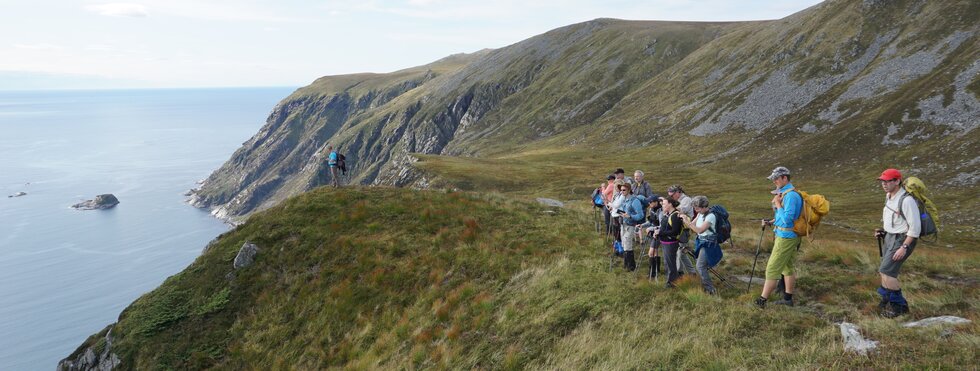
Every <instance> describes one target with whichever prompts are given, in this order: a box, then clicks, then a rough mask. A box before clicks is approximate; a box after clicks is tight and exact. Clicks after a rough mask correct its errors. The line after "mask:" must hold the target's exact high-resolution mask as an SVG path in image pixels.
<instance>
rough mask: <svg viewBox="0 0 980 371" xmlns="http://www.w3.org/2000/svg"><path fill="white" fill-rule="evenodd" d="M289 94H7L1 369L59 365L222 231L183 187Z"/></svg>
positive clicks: (1, 180) (0, 155) (1, 127)
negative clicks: (82, 205)
mask: <svg viewBox="0 0 980 371" xmlns="http://www.w3.org/2000/svg"><path fill="white" fill-rule="evenodd" d="M292 91H293V88H251V89H193V90H177V89H175V90H126V91H124V90H116V91H43V92H2V91H0V370H51V369H54V368H55V366H56V365H57V362H58V361H59V360H60V359H61V358H64V357H66V356H67V355H69V354H70V353H71V352H72V351H74V350H75V347H77V346H78V345H79V344H81V342H82V341H83V340H85V338H86V337H88V336H89V335H91V334H93V333H95V332H97V331H99V330H101V329H102V328H103V327H105V326H106V325H108V324H109V323H112V322H115V320H116V318H117V317H118V315H119V313H120V312H121V311H122V309H123V308H125V307H126V306H127V305H129V304H130V303H131V302H132V301H133V300H135V299H136V298H138V297H139V296H140V295H142V294H144V293H146V292H147V291H149V290H152V289H153V288H155V287H157V286H158V285H159V284H160V283H161V282H163V280H164V279H165V278H167V277H168V276H170V275H173V274H175V273H177V272H180V271H181V270H182V269H184V268H185V267H186V266H187V265H188V264H190V263H191V262H192V261H194V259H195V258H196V257H197V256H198V255H199V254H200V252H201V249H202V248H203V247H204V246H205V244H207V242H208V241H210V240H211V239H212V238H214V237H215V236H217V235H218V234H220V233H221V232H224V231H226V230H227V227H226V226H225V225H224V224H222V223H221V222H220V221H218V220H215V219H213V218H211V217H210V216H209V215H208V214H207V213H206V212H204V211H202V210H198V209H195V208H193V207H191V206H188V205H187V204H184V203H183V201H184V199H185V197H184V196H183V193H184V192H186V191H187V190H188V189H190V188H193V187H195V183H196V182H197V181H199V180H201V179H204V178H206V177H207V176H208V175H209V174H210V173H211V171H212V170H214V169H216V168H218V167H219V166H220V165H221V164H222V163H223V162H224V161H225V160H227V159H228V158H229V157H230V156H231V154H232V152H234V150H235V149H237V148H238V147H239V146H241V143H242V142H244V141H245V140H247V139H248V138H249V137H251V136H252V135H253V134H254V133H255V132H257V131H258V129H259V128H260V127H261V126H262V124H263V123H264V121H265V118H266V117H267V116H268V114H269V112H270V111H271V110H272V108H273V106H274V105H275V104H276V103H277V102H278V101H279V100H281V99H282V98H284V97H285V96H287V95H288V94H289V93H291V92H292ZM17 192H26V193H27V195H26V196H23V197H16V198H8V197H7V196H8V195H12V194H15V193H17ZM102 193H112V194H115V195H116V196H117V197H118V198H119V200H120V202H121V203H120V204H119V205H118V206H117V207H116V208H114V209H110V210H102V211H77V210H73V209H70V208H69V207H70V206H71V205H72V204H75V203H77V202H80V201H82V200H85V199H91V198H93V197H94V196H95V195H97V194H102Z"/></svg>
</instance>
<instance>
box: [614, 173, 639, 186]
mask: <svg viewBox="0 0 980 371" xmlns="http://www.w3.org/2000/svg"><path fill="white" fill-rule="evenodd" d="M613 175H615V176H616V180H621V181H623V182H624V183H629V185H630V187H632V188H633V189H636V181H635V180H633V178H630V177H628V176H626V170H623V168H619V169H616V171H614V172H613Z"/></svg>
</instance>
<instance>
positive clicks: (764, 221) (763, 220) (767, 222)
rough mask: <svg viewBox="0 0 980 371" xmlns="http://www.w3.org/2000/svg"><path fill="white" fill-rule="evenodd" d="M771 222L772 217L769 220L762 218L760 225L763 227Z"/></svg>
mask: <svg viewBox="0 0 980 371" xmlns="http://www.w3.org/2000/svg"><path fill="white" fill-rule="evenodd" d="M772 222H773V219H769V220H766V219H762V226H763V227H765V226H767V225H772Z"/></svg>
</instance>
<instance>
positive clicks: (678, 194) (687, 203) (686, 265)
mask: <svg viewBox="0 0 980 371" xmlns="http://www.w3.org/2000/svg"><path fill="white" fill-rule="evenodd" d="M667 197H670V198H673V199H674V200H677V202H678V204H679V205H680V206H678V207H677V210H678V211H679V212H680V213H681V214H684V215H687V216H689V217H691V218H694V208H693V207H691V197H690V196H688V195H687V194H685V193H684V189H683V188H681V186H679V185H677V184H674V185H672V186H670V187H668V188H667ZM690 233H691V232H690V231H688V230H682V231H681V235H680V236H678V238H677V241H678V243H679V245H678V247H677V251H678V253H677V262H676V264H677V270H678V271H679V272H680V274H681V275H683V274H684V273H694V272H695V271H694V264H693V263H691V258H690V257H688V256H687V251H688V242H689V238H690V237H689V234H690Z"/></svg>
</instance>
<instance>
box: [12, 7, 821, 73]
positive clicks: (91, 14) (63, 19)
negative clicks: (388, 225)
mask: <svg viewBox="0 0 980 371" xmlns="http://www.w3.org/2000/svg"><path fill="white" fill-rule="evenodd" d="M818 2H819V1H816V0H791V1H771V0H770V1H763V0H749V1H730V0H703V1H693V0H648V1H623V0H606V1H591V0H568V1H558V0H542V1H530V0H483V1H478V0H475V1H450V0H401V1H384V0H362V1H355V0H319V1H302V0H282V1H257V0H237V1H225V0H219V1H210V0H197V1H196V0H132V1H130V0H120V1H109V2H100V1H69V0H37V1H20V0H0V90H8V89H34V88H115V87H215V86H300V85H306V84H308V83H310V82H311V81H313V80H314V79H316V78H317V77H320V76H324V75H334V74H345V73H354V72H389V71H394V70H398V69H402V68H407V67H412V66H416V65H420V64H425V63H428V62H431V61H433V60H436V59H439V58H442V57H444V56H447V55H450V54H454V53H460V52H467V53H468V52H473V51H476V50H480V49H483V48H499V47H503V46H506V45H510V44H513V43H515V42H518V41H520V40H523V39H526V38H528V37H531V36H534V35H537V34H540V33H543V32H546V31H548V30H551V29H554V28H557V27H561V26H565V25H568V24H572V23H577V22H582V21H586V20H590V19H595V18H600V17H611V18H621V19H657V20H692V21H736V20H758V19H776V18H782V17H785V16H787V15H789V14H792V13H795V12H797V11H800V10H803V9H805V8H807V7H809V6H812V5H814V4H816V3H818Z"/></svg>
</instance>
